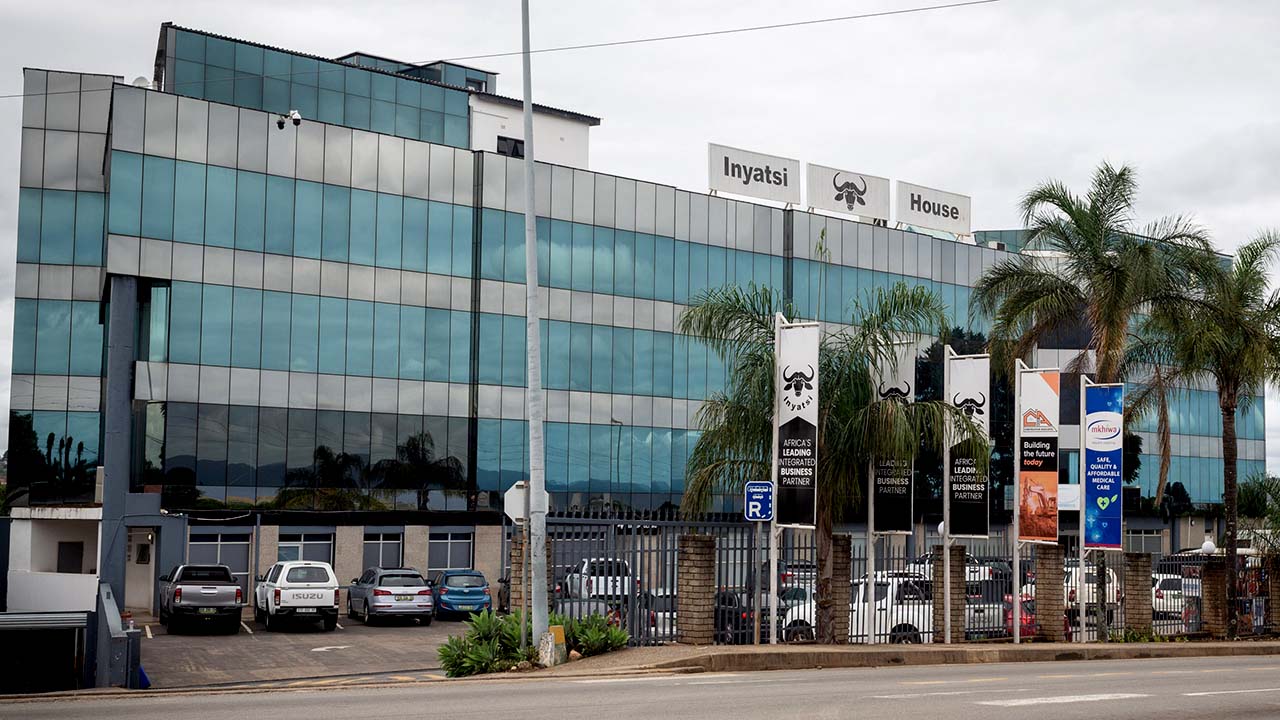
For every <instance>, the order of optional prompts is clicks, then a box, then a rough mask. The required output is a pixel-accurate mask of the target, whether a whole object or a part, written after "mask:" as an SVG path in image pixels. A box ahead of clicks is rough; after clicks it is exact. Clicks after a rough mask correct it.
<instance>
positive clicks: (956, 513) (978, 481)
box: [945, 348, 991, 537]
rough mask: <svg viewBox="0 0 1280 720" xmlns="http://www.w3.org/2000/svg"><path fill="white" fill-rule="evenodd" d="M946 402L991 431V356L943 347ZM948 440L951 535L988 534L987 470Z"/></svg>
mask: <svg viewBox="0 0 1280 720" xmlns="http://www.w3.org/2000/svg"><path fill="white" fill-rule="evenodd" d="M947 352H948V357H947V366H946V370H945V372H946V373H947V380H946V383H945V384H946V385H947V389H948V393H949V394H950V396H951V397H949V398H947V401H948V402H950V403H951V404H952V405H954V406H956V407H957V408H959V410H960V411H961V412H963V413H964V414H965V415H967V416H968V417H969V419H970V420H971V421H973V423H974V424H975V425H977V426H978V428H979V429H980V430H981V431H982V434H983V435H984V436H987V437H990V434H991V356H990V355H951V354H950V348H948V349H947ZM947 442H948V443H951V453H950V454H951V495H950V497H949V498H948V500H949V502H950V503H951V511H950V512H951V532H950V534H951V536H952V537H988V536H989V535H990V533H991V529H990V528H991V522H990V521H991V517H990V509H991V502H990V495H991V483H990V476H989V475H988V473H986V472H983V471H981V470H979V458H978V457H977V456H976V455H975V454H974V451H973V449H972V447H971V445H970V443H967V442H956V436H955V435H954V434H953V435H952V437H951V439H949V440H948V441H947Z"/></svg>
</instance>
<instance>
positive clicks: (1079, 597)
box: [1076, 373, 1092, 642]
mask: <svg viewBox="0 0 1280 720" xmlns="http://www.w3.org/2000/svg"><path fill="white" fill-rule="evenodd" d="M1091 384H1092V383H1090V382H1089V378H1087V377H1085V375H1084V373H1080V458H1079V460H1080V477H1079V482H1080V546H1079V548H1077V549H1078V551H1079V553H1078V554H1079V563H1080V564H1079V566H1077V567H1076V604H1077V606H1078V607H1077V608H1076V615H1077V616H1078V617H1079V618H1080V639H1079V642H1084V641H1085V638H1084V614H1085V607H1084V605H1085V603H1084V557H1085V552H1084V507H1085V501H1086V500H1087V499H1088V498H1087V497H1086V495H1087V494H1088V493H1086V492H1085V489H1086V488H1087V484H1086V483H1085V481H1084V478H1085V460H1084V456H1085V450H1084V446H1085V429H1086V428H1085V421H1084V419H1085V412H1084V408H1085V404H1084V394H1085V388H1086V387H1088V386H1089V385H1091Z"/></svg>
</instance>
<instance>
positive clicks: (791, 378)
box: [782, 365, 814, 397]
mask: <svg viewBox="0 0 1280 720" xmlns="http://www.w3.org/2000/svg"><path fill="white" fill-rule="evenodd" d="M790 369H791V366H790V365H788V366H786V367H785V368H783V369H782V380H783V382H784V383H785V384H784V385H783V386H782V390H783V392H786V391H788V390H791V391H793V392H795V394H796V397H800V393H801V392H803V391H805V390H812V389H813V372H814V371H813V366H812V365H810V366H809V374H808V375H806V374H804V373H803V372H802V371H800V370H797V371H795V372H793V373H789V372H787V371H788V370H790Z"/></svg>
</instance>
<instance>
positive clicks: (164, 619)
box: [160, 608, 169, 627]
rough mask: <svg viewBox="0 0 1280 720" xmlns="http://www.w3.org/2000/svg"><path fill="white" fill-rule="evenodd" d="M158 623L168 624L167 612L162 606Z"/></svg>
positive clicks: (166, 625)
mask: <svg viewBox="0 0 1280 720" xmlns="http://www.w3.org/2000/svg"><path fill="white" fill-rule="evenodd" d="M160 624H161V625H163V626H165V627H168V625H169V613H167V612H165V611H164V608H160Z"/></svg>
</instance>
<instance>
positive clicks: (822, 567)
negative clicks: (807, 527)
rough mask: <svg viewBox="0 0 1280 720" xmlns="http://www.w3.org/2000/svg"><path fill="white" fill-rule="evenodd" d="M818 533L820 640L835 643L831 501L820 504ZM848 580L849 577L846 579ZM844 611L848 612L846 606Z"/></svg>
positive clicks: (816, 532)
mask: <svg viewBox="0 0 1280 720" xmlns="http://www.w3.org/2000/svg"><path fill="white" fill-rule="evenodd" d="M817 521H818V522H817V528H816V529H815V530H814V534H815V535H816V537H815V540H816V542H817V550H818V587H817V588H815V589H816V591H817V595H818V617H817V621H818V635H817V639H818V642H819V643H821V644H823V645H834V644H835V642H836V624H835V619H836V607H835V603H834V602H833V601H832V598H831V589H832V583H833V580H834V579H833V577H832V576H833V575H835V559H834V558H833V557H831V544H832V537H831V536H832V529H833V528H832V525H833V520H832V517H831V503H830V502H821V503H819V504H818V518H817ZM844 581H845V582H848V578H845V579H844ZM844 612H848V609H847V608H846V609H845V610H844Z"/></svg>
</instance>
